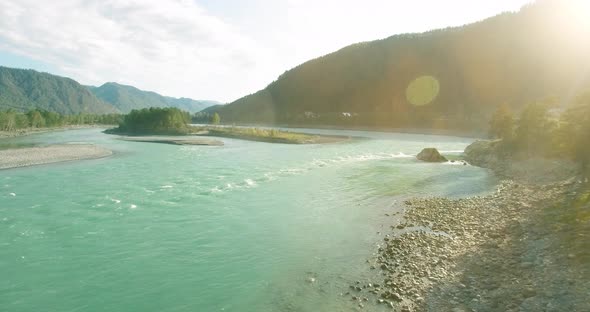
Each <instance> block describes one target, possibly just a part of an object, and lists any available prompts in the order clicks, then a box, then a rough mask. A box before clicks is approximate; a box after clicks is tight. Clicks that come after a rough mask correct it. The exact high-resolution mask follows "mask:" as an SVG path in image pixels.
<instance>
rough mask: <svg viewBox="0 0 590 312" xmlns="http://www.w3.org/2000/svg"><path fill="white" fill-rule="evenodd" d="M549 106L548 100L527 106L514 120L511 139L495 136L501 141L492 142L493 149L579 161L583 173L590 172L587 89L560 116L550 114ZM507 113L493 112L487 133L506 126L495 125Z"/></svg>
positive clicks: (517, 155)
mask: <svg viewBox="0 0 590 312" xmlns="http://www.w3.org/2000/svg"><path fill="white" fill-rule="evenodd" d="M549 107H551V102H548V101H544V102H543V101H542V102H535V103H532V104H529V105H527V106H526V107H525V109H524V110H523V111H522V113H521V114H520V117H519V119H518V121H517V122H516V124H517V127H516V131H515V132H514V137H512V139H508V138H507V137H506V136H505V137H501V136H499V135H496V137H501V138H503V140H502V142H499V143H501V144H496V145H495V151H494V152H495V153H496V154H497V156H502V157H512V158H514V157H515V158H530V157H546V158H560V159H570V160H573V161H575V162H577V163H579V164H580V165H581V167H582V170H583V172H585V174H590V92H587V93H584V94H582V95H580V96H578V97H577V98H576V100H575V101H574V103H572V104H571V105H570V106H569V108H568V109H567V110H565V111H563V112H562V113H561V114H560V115H559V116H558V115H556V114H555V113H554V114H552V113H551V110H550V109H549ZM506 116H508V115H507V113H506V112H505V111H503V109H499V110H498V112H496V114H495V115H494V119H493V120H492V121H491V122H490V126H491V129H490V133H494V134H497V133H501V132H502V131H501V129H505V128H504V127H503V126H498V125H499V124H502V121H503V120H504V119H505V118H508V117H506ZM506 124H509V123H508V122H506ZM494 127H495V128H496V129H494ZM506 131H508V130H506Z"/></svg>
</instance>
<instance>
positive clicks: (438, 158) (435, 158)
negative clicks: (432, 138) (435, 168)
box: [416, 147, 447, 162]
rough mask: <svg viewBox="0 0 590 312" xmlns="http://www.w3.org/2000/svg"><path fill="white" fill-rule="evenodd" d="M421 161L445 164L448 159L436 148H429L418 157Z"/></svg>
mask: <svg viewBox="0 0 590 312" xmlns="http://www.w3.org/2000/svg"><path fill="white" fill-rule="evenodd" d="M416 158H418V159H419V160H422V161H426V162H445V161H447V159H446V158H445V157H444V156H443V155H441V154H440V153H439V152H438V150H437V149H436V148H433V147H427V148H425V149H423V150H422V151H421V152H420V153H419V154H418V155H417V156H416Z"/></svg>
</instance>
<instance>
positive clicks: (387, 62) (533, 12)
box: [208, 0, 590, 130]
mask: <svg viewBox="0 0 590 312" xmlns="http://www.w3.org/2000/svg"><path fill="white" fill-rule="evenodd" d="M578 15H579V14H578V12H576V10H575V9H568V8H567V7H566V6H564V5H563V3H562V2H561V1H557V0H540V1H538V2H536V3H535V4H532V5H528V6H525V7H524V8H523V9H521V10H520V12H518V13H504V14H501V15H498V16H495V17H492V18H489V19H486V20H484V21H481V22H478V23H474V24H470V25H466V26H462V27H456V28H448V29H442V30H435V31H431V32H427V33H422V34H403V35H396V36H393V37H389V38H386V39H383V40H377V41H372V42H364V43H359V44H354V45H351V46H348V47H346V48H343V49H341V50H339V51H337V52H334V53H332V54H329V55H326V56H323V57H320V58H317V59H314V60H311V61H308V62H306V63H304V64H302V65H299V66H297V67H295V68H293V69H291V70H289V71H287V72H285V73H284V74H282V75H281V76H280V77H279V78H278V79H277V80H276V81H274V82H272V83H271V84H270V85H269V86H268V87H266V88H265V89H263V90H260V91H258V92H256V93H254V94H251V95H248V96H246V97H243V98H241V99H238V100H237V101H235V102H233V103H230V104H228V105H225V106H223V107H215V108H211V109H209V110H208V111H209V112H213V111H216V112H219V114H220V115H221V119H222V120H223V121H224V122H225V123H233V122H248V123H251V122H258V123H280V124H299V125H314V124H316V125H319V124H321V125H337V126H345V127H346V126H350V127H352V126H362V127H388V128H395V127H412V128H415V127H421V128H444V129H471V130H472V129H485V128H486V127H487V120H488V119H489V117H490V115H491V114H492V112H494V111H495V109H496V108H497V107H498V106H499V105H501V104H504V103H507V104H508V105H509V106H510V107H511V108H512V109H514V110H520V109H521V108H522V107H523V106H524V105H525V104H527V103H528V102H531V101H534V100H537V99H540V98H545V97H549V96H553V97H555V98H556V99H558V100H560V101H563V102H567V101H568V100H569V97H570V96H571V95H573V94H577V93H579V92H580V91H581V89H583V88H585V87H590V79H589V77H588V73H589V68H590V66H589V65H590V58H589V57H588V55H590V31H589V29H588V28H589V27H588V23H587V21H585V20H583V19H581V18H578V17H577V16H578ZM564 25H565V26H564ZM573 87H575V88H576V90H573Z"/></svg>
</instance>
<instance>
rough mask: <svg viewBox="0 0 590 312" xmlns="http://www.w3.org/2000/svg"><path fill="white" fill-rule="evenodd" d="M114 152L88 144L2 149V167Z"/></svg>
mask: <svg viewBox="0 0 590 312" xmlns="http://www.w3.org/2000/svg"><path fill="white" fill-rule="evenodd" d="M112 154H113V152H112V151H110V150H108V149H105V148H102V147H98V146H95V145H88V144H62V145H51V146H46V147H30V148H18V149H9V150H0V169H9V168H17V167H26V166H34V165H43V164H51V163H57V162H64V161H72V160H82V159H94V158H102V157H106V156H110V155H112Z"/></svg>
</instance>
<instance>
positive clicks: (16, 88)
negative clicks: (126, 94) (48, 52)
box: [0, 66, 118, 114]
mask: <svg viewBox="0 0 590 312" xmlns="http://www.w3.org/2000/svg"><path fill="white" fill-rule="evenodd" d="M35 108H38V109H43V110H48V111H52V112H57V113H60V114H79V113H92V114H104V113H116V112H118V110H117V109H116V108H114V107H113V106H112V105H110V104H107V103H105V102H103V101H101V100H99V99H97V98H96V97H95V96H94V95H93V94H92V93H91V92H89V91H88V89H87V88H86V87H84V86H82V85H80V84H79V83H77V82H76V81H74V80H72V79H69V78H64V77H59V76H55V75H51V74H48V73H40V72H37V71H34V70H30V69H15V68H8V67H2V66H0V110H7V109H14V110H16V111H21V112H24V111H28V110H31V109H35Z"/></svg>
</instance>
